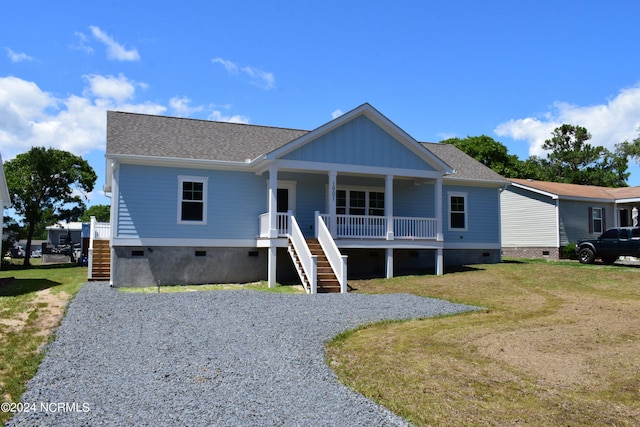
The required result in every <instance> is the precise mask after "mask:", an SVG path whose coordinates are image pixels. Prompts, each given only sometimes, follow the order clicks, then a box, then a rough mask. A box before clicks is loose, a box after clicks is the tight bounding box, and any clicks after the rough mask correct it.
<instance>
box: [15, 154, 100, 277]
mask: <svg viewBox="0 0 640 427" xmlns="http://www.w3.org/2000/svg"><path fill="white" fill-rule="evenodd" d="M4 172H5V176H6V179H7V186H8V187H9V193H10V194H11V201H12V203H13V208H14V209H15V211H16V213H17V214H18V215H20V216H21V217H23V222H24V225H25V226H26V227H27V230H28V232H27V245H26V256H25V259H24V265H25V266H29V265H30V262H29V259H30V255H31V240H32V239H33V235H34V231H35V230H36V227H37V226H39V225H42V224H45V225H46V223H49V224H51V223H53V222H55V221H59V220H67V221H73V220H77V219H78V218H79V217H80V215H81V214H82V212H84V210H85V204H84V201H83V199H82V197H81V196H80V195H78V194H77V193H78V192H85V193H88V192H90V191H92V190H93V186H94V184H95V182H96V179H97V177H96V173H95V172H94V170H93V168H92V167H91V166H90V165H89V163H87V161H86V160H84V159H83V158H81V157H79V156H75V155H73V154H71V153H69V152H67V151H62V150H56V149H53V148H48V149H47V148H44V147H33V148H31V150H29V151H28V152H26V153H23V154H19V155H18V156H16V158H15V159H13V160H10V161H8V162H5V164H4Z"/></svg>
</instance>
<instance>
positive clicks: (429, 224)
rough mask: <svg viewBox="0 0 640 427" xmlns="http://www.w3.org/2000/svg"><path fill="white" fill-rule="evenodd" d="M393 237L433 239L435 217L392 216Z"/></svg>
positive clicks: (434, 235)
mask: <svg viewBox="0 0 640 427" xmlns="http://www.w3.org/2000/svg"><path fill="white" fill-rule="evenodd" d="M393 236H394V238H395V239H435V238H436V237H437V236H438V221H437V220H436V219H435V218H411V217H397V216H394V217H393Z"/></svg>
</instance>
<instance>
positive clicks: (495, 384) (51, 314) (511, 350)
mask: <svg viewBox="0 0 640 427" xmlns="http://www.w3.org/2000/svg"><path fill="white" fill-rule="evenodd" d="M7 277H14V278H15V280H13V282H12V283H10V284H3V285H2V286H0V391H1V392H2V399H3V400H2V401H3V402H5V401H13V402H17V401H18V399H19V398H20V396H21V395H22V393H23V392H24V389H25V384H26V382H27V381H28V380H29V379H30V378H31V377H32V376H33V375H34V374H35V372H36V370H37V367H38V364H39V363H40V361H41V360H42V357H43V349H44V348H45V346H46V344H47V342H48V341H49V340H51V339H52V335H51V332H52V331H54V330H55V327H56V326H57V324H58V322H59V320H60V318H61V313H59V314H58V316H57V317H56V315H55V312H56V309H58V310H59V311H63V310H64V303H66V302H68V301H69V300H70V299H71V298H73V296H74V295H75V294H76V293H77V292H78V290H79V289H80V286H81V285H82V283H84V282H85V280H86V269H84V268H79V267H72V266H66V267H60V266H53V267H48V266H36V267H34V268H32V269H28V270H23V269H19V268H15V269H11V270H2V271H0V279H1V278H7ZM350 285H351V286H353V287H354V288H355V291H354V292H361V293H394V292H404V293H412V294H416V295H422V296H432V297H437V298H442V299H447V300H450V301H455V302H461V303H466V304H472V305H476V306H481V307H484V308H483V310H481V311H478V312H472V313H466V314H462V315H456V316H443V317H439V318H431V319H414V320H411V321H406V322H381V323H378V324H375V325H365V326H362V327H360V328H358V329H355V330H352V331H347V332H345V333H344V334H341V335H340V336H338V337H337V338H336V339H335V340H333V341H332V342H331V343H329V344H328V346H327V361H328V363H329V364H330V366H331V367H332V368H333V369H334V370H335V371H336V373H337V375H338V376H339V378H340V379H341V380H342V381H343V382H344V383H345V384H347V385H349V386H351V387H353V388H355V389H356V390H358V391H360V392H361V393H363V394H364V395H366V396H368V397H370V398H372V399H373V400H376V401H377V402H379V403H381V404H383V405H385V406H386V407H388V408H389V409H391V410H392V411H394V412H395V413H397V414H399V415H401V416H403V417H405V418H407V419H408V420H410V421H411V422H412V423H415V424H417V425H423V426H427V425H480V424H489V425H506V424H525V425H573V426H575V425H637V424H638V422H637V420H638V419H640V352H639V351H638V348H640V268H629V267H620V266H604V265H595V266H584V265H580V264H578V263H575V262H571V263H568V262H557V263H554V262H546V261H542V262H532V261H526V262H524V261H512V262H506V263H503V264H497V265H478V266H472V267H465V268H462V269H459V270H457V271H451V272H448V274H446V275H444V276H408V277H398V278H394V279H379V280H364V281H350ZM205 289H258V290H265V291H271V290H270V289H269V288H268V287H267V285H266V283H256V284H253V285H205V286H195V287H191V286H176V287H161V288H160V291H161V292H174V291H193V290H205ZM121 291H127V292H154V293H155V292H158V288H157V287H152V288H136V289H126V290H125V289H121ZM273 291H276V292H292V291H300V290H297V289H296V288H295V287H289V286H279V287H277V288H275V289H274V290H273ZM300 292H302V291H300ZM56 304H58V305H56ZM60 304H62V308H60ZM10 415H11V414H8V413H2V412H0V421H2V422H5V421H7V419H8V418H9V416H10Z"/></svg>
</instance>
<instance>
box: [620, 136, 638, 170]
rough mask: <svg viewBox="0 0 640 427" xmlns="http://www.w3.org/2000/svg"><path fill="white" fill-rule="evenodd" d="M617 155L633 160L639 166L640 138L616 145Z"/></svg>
mask: <svg viewBox="0 0 640 427" xmlns="http://www.w3.org/2000/svg"><path fill="white" fill-rule="evenodd" d="M638 131H639V132H640V128H638ZM616 153H617V154H618V155H619V156H625V157H628V158H631V159H633V160H634V161H635V162H636V163H637V164H640V136H638V137H637V138H636V139H634V140H632V141H631V142H629V141H623V142H621V143H620V144H616Z"/></svg>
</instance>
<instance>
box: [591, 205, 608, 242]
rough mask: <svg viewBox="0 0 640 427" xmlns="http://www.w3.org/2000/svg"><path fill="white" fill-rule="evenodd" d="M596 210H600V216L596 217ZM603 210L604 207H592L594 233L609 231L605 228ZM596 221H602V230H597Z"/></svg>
mask: <svg viewBox="0 0 640 427" xmlns="http://www.w3.org/2000/svg"><path fill="white" fill-rule="evenodd" d="M596 211H599V212H600V218H596V217H595V213H596ZM603 211H604V208H599V207H595V206H594V207H592V208H591V229H592V230H593V234H597V235H599V234H602V233H604V232H605V231H607V230H605V229H604V221H602V212H603ZM596 221H600V231H596Z"/></svg>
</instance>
